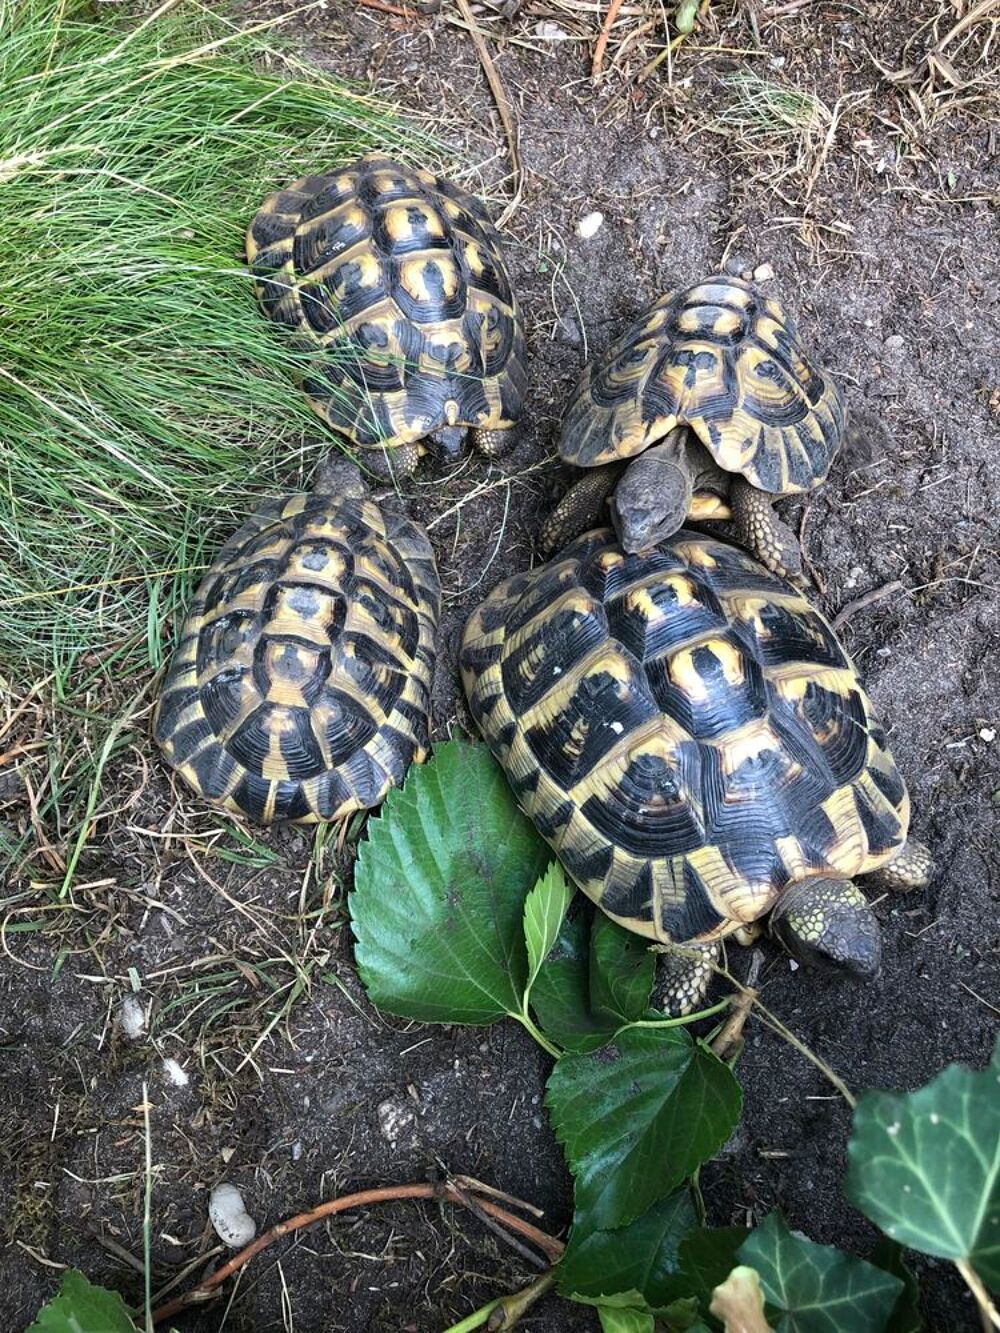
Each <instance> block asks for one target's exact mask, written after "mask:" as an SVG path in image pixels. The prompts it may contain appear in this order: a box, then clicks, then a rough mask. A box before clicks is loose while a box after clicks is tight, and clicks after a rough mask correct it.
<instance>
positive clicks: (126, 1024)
mask: <svg viewBox="0 0 1000 1333" xmlns="http://www.w3.org/2000/svg"><path fill="white" fill-rule="evenodd" d="M148 1018H149V1016H148V1014H147V1013H146V1006H145V1005H144V1004H143V1002H142V1000H140V999H139V997H138V995H133V994H128V995H123V996H122V1002H121V1004H120V1005H119V1006H118V1026H119V1027H120V1028H121V1030H122V1032H123V1034H124V1035H125V1036H126V1037H127V1038H128V1040H129V1041H138V1040H139V1038H140V1037H141V1036H143V1034H144V1033H145V1031H146V1024H147V1022H148Z"/></svg>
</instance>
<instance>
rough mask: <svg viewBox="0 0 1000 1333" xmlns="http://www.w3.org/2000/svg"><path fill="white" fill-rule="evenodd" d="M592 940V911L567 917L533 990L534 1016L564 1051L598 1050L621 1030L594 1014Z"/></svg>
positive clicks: (606, 1017) (613, 1021)
mask: <svg viewBox="0 0 1000 1333" xmlns="http://www.w3.org/2000/svg"><path fill="white" fill-rule="evenodd" d="M602 915H603V913H602ZM589 938H590V913H589V910H585V911H582V912H578V913H577V914H576V915H575V916H572V917H566V918H565V919H564V921H563V923H562V926H561V927H560V929H559V934H558V935H557V936H556V940H555V943H554V944H553V946H552V948H551V949H550V950H549V954H548V957H547V958H546V959H545V960H544V962H543V963H542V967H541V970H540V971H539V973H538V976H537V978H536V980H535V984H534V986H533V987H532V989H531V1007H532V1009H533V1010H534V1011H535V1017H536V1018H537V1019H538V1022H539V1023H540V1024H541V1026H542V1029H543V1030H544V1031H545V1032H546V1033H547V1034H548V1036H549V1037H551V1038H552V1040H553V1041H554V1042H555V1043H556V1044H557V1045H559V1046H561V1047H562V1048H563V1050H565V1051H594V1050H597V1048H598V1047H599V1046H604V1045H606V1044H607V1042H609V1041H610V1040H611V1038H612V1037H613V1036H614V1035H615V1033H616V1032H617V1030H618V1029H619V1028H620V1027H621V1023H620V1021H619V1020H617V1019H612V1018H611V1017H609V1016H607V1015H605V1016H604V1017H603V1018H599V1017H598V1016H596V1015H595V1014H593V1013H592V1012H591V1009H590V944H589Z"/></svg>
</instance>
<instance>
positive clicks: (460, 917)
mask: <svg viewBox="0 0 1000 1333" xmlns="http://www.w3.org/2000/svg"><path fill="white" fill-rule="evenodd" d="M368 830H369V832H368V841H367V842H365V843H363V844H362V846H361V849H360V852H359V855H358V864H357V871H356V874H355V881H354V883H355V889H354V892H353V893H352V894H351V899H350V903H351V918H352V922H353V926H354V934H355V936H356V939H357V946H356V950H355V956H356V959H357V963H358V970H359V971H360V973H361V978H362V980H363V981H364V983H365V986H366V987H367V990H368V995H369V997H370V999H371V1001H372V1003H373V1004H376V1005H378V1006H379V1007H380V1008H382V1009H385V1010H387V1011H388V1012H390V1013H394V1014H401V1015H402V1016H403V1017H404V1018H416V1019H420V1020H422V1021H424V1022H428V1023H492V1022H493V1021H494V1020H496V1019H498V1018H501V1017H502V1016H503V1015H504V1014H517V1013H519V1012H520V1007H521V996H522V993H523V991H524V985H525V981H526V980H527V974H528V960H527V956H526V953H525V948H524V937H523V932H522V923H523V912H524V899H525V895H526V894H527V892H528V890H529V889H530V888H531V886H532V885H533V884H534V883H535V881H536V880H537V879H538V878H539V877H540V876H541V875H542V874H543V872H544V871H545V868H546V866H547V865H548V863H549V860H550V857H551V853H550V851H549V849H548V847H547V846H546V844H545V843H544V842H543V841H542V839H541V838H540V837H539V836H538V834H537V833H536V832H535V830H534V828H533V827H532V825H531V823H530V822H529V820H527V819H526V818H525V816H524V815H522V814H521V812H520V810H518V808H517V806H516V804H515V803H514V798H513V796H512V795H511V793H510V789H509V788H508V786H507V783H506V780H505V779H504V776H503V773H502V772H501V770H500V768H499V767H498V766H497V765H496V764H495V763H494V762H493V759H492V757H491V755H490V753H489V751H488V750H487V749H486V747H485V745H470V744H467V743H465V742H462V741H448V742H447V743H446V744H444V745H440V746H438V747H437V748H436V749H435V751H434V756H433V758H432V759H431V760H430V762H429V763H427V764H420V765H415V766H414V767H413V768H411V770H410V773H409V776H408V777H407V780H406V783H405V785H404V786H403V788H402V789H401V790H395V791H391V792H390V793H389V795H388V797H387V799H386V802H385V804H384V806H383V807H382V813H381V815H380V817H379V818H378V819H373V820H371V821H370V822H369V825H368Z"/></svg>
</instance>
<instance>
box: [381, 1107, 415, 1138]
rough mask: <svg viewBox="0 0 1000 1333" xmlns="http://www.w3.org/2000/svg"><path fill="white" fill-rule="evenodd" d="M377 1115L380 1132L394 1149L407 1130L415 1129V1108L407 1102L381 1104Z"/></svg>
mask: <svg viewBox="0 0 1000 1333" xmlns="http://www.w3.org/2000/svg"><path fill="white" fill-rule="evenodd" d="M376 1114H377V1115H378V1127H379V1132H380V1133H381V1135H382V1137H383V1138H384V1139H385V1140H386V1141H387V1142H388V1143H389V1144H391V1145H392V1147H395V1146H396V1144H397V1143H398V1142H399V1140H400V1138H401V1137H402V1136H403V1134H404V1132H405V1131H406V1130H408V1129H411V1128H412V1127H413V1123H414V1121H415V1120H416V1116H415V1115H414V1113H413V1108H412V1107H411V1106H408V1105H407V1104H406V1102H394V1101H391V1100H389V1101H384V1102H380V1103H379V1107H378V1111H377V1112H376Z"/></svg>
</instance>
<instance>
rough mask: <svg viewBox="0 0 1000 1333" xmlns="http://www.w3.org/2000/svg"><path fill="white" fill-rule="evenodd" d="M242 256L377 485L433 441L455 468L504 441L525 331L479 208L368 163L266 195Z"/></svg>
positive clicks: (322, 410) (331, 416)
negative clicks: (307, 353)
mask: <svg viewBox="0 0 1000 1333" xmlns="http://www.w3.org/2000/svg"><path fill="white" fill-rule="evenodd" d="M246 244H247V259H248V260H249V263H250V267H251V269H252V271H253V272H254V273H255V274H256V276H257V279H258V282H257V290H258V296H259V298H260V303H261V306H262V308H263V310H264V312H265V313H266V314H267V315H269V316H270V317H271V318H272V319H274V320H276V321H278V323H280V324H284V325H287V326H288V327H289V328H291V329H293V330H294V331H295V341H296V343H298V344H299V345H301V346H302V347H304V348H306V349H307V350H308V349H317V351H318V353H319V355H318V356H317V357H316V360H315V362H314V363H313V364H312V365H311V367H310V369H309V370H308V372H307V373H306V375H305V379H304V382H303V387H304V388H305V391H306V393H307V395H308V396H309V399H310V402H311V403H312V406H313V407H314V409H315V410H316V412H317V413H318V414H319V415H320V416H321V417H322V418H323V419H324V420H325V421H326V422H327V423H328V424H329V425H330V426H332V427H333V428H334V429H335V430H337V431H339V432H341V433H342V434H344V435H346V436H347V437H348V438H349V439H350V440H352V441H353V442H354V444H355V445H357V446H359V447H360V448H362V449H364V450H366V451H368V452H367V453H366V455H365V465H366V467H369V468H370V469H371V470H372V471H373V472H375V473H376V474H377V475H380V476H405V475H407V474H409V473H410V472H412V471H413V469H414V468H415V467H416V465H417V460H418V459H419V457H420V455H421V454H422V453H423V452H425V450H426V447H427V446H426V441H427V440H428V439H429V440H430V441H432V443H433V444H434V445H435V446H436V447H437V449H438V451H439V452H440V454H441V455H442V456H443V457H445V458H454V457H458V456H459V455H460V454H461V451H462V445H463V442H464V440H465V436H466V434H467V431H468V430H470V429H471V430H472V439H473V443H474V445H475V447H476V448H477V449H478V450H479V451H480V452H481V453H483V454H487V455H489V456H493V457H499V456H500V455H502V454H504V453H506V452H507V451H508V450H509V449H510V448H511V447H512V445H513V444H514V442H515V434H514V426H515V423H516V421H517V419H518V417H519V416H520V413H521V407H522V404H523V401H524V394H525V388H526V384H527V374H526V369H525V363H526V353H525V341H524V330H523V327H522V323H521V316H520V312H519V310H518V305H517V299H516V297H515V296H514V293H513V291H512V289H511V284H510V279H509V277H508V274H507V270H506V266H505V263H504V258H503V254H502V250H501V241H500V237H499V235H498V234H497V232H496V230H495V228H494V226H493V223H492V222H491V220H490V216H489V214H488V213H487V211H486V209H485V207H484V206H483V205H482V204H481V203H480V201H479V200H478V199H475V198H473V196H472V195H470V194H467V193H466V192H465V191H464V190H460V189H459V188H458V187H457V186H455V185H452V184H450V183H449V182H448V181H446V180H441V179H440V178H439V177H436V176H432V175H431V174H430V173H429V172H427V171H417V170H414V169H412V168H410V167H405V166H401V165H400V164H399V163H398V162H393V161H390V159H388V158H386V157H382V156H380V155H378V154H375V155H370V156H368V157H363V158H361V160H360V161H358V162H356V163H354V165H353V166H350V167H347V168H345V169H344V170H342V171H336V172H333V173H332V174H330V175H327V176H306V177H304V178H303V179H302V180H298V181H295V182H294V183H293V184H291V185H289V186H288V187H287V188H286V189H284V190H279V191H278V193H277V194H274V195H272V196H271V197H270V198H269V199H268V200H266V202H265V203H264V205H263V206H262V208H261V210H260V212H259V213H258V214H257V216H256V217H255V218H254V220H253V222H252V223H251V224H250V228H249V231H248V232H247V242H246Z"/></svg>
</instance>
